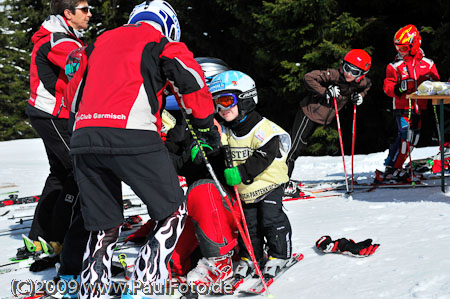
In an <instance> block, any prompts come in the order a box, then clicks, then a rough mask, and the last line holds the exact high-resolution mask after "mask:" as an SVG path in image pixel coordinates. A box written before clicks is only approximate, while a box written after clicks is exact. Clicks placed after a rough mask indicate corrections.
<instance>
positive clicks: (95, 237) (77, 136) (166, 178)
mask: <svg viewBox="0 0 450 299" xmlns="http://www.w3.org/2000/svg"><path fill="white" fill-rule="evenodd" d="M179 39H180V26H179V22H178V19H177V16H176V13H175V11H174V10H173V8H172V7H171V6H170V5H169V4H168V3H167V2H165V1H161V0H154V1H145V2H143V3H142V4H140V5H137V6H136V7H135V8H134V10H133V11H132V13H131V15H130V18H129V21H128V25H125V26H122V27H119V28H116V29H114V30H111V31H107V32H105V33H103V34H102V35H101V36H99V37H98V38H97V39H96V41H95V42H94V43H93V44H91V45H89V46H88V47H87V48H86V50H85V52H86V55H85V56H86V59H87V68H82V69H86V70H87V71H86V72H85V74H84V76H85V80H82V81H81V83H80V87H79V89H78V92H77V93H76V94H75V95H76V98H75V99H74V97H75V95H73V97H71V99H67V100H66V101H68V103H67V104H68V106H70V107H76V106H78V111H77V115H76V120H75V128H74V133H73V136H72V139H71V154H73V157H74V165H75V173H76V177H77V182H78V185H79V188H80V192H81V198H82V200H81V203H82V206H81V207H82V215H83V218H84V223H85V227H86V229H87V230H89V231H90V232H91V234H90V238H89V240H88V245H87V247H86V252H85V256H84V260H83V270H82V272H81V284H82V285H85V284H91V285H92V284H97V283H103V284H105V283H106V284H108V283H110V267H111V259H112V254H113V248H114V244H115V243H116V241H117V237H118V235H119V228H120V226H121V224H122V223H123V221H124V219H123V207H122V206H123V205H122V192H121V182H122V181H123V182H125V183H126V184H128V185H129V186H130V187H131V189H132V190H133V191H134V192H135V194H136V195H137V196H139V198H141V200H142V201H143V202H144V203H145V204H146V205H147V209H148V212H149V215H150V217H151V218H152V219H153V220H155V221H156V226H155V228H154V229H153V231H152V232H151V235H150V236H149V237H148V238H147V242H146V243H145V244H144V245H143V246H142V247H141V250H140V252H139V255H138V257H137V259H136V262H135V265H136V267H135V270H134V272H133V275H132V277H131V280H130V282H129V285H130V287H131V286H132V285H133V283H134V282H135V281H141V282H143V283H145V284H150V283H165V279H166V278H167V277H168V271H167V267H166V265H167V262H168V260H169V259H170V256H171V254H172V251H173V249H174V247H175V245H176V243H177V240H178V238H179V236H180V234H181V232H182V230H183V227H184V223H185V220H186V216H187V210H186V201H185V197H184V195H183V191H182V189H181V188H180V186H179V182H178V178H177V174H176V171H175V169H174V167H173V165H172V162H171V161H170V158H169V155H168V152H167V149H166V148H165V146H164V144H163V142H162V140H161V137H160V130H161V109H162V107H163V97H164V96H165V94H164V91H165V90H166V88H170V90H171V91H172V92H173V93H174V94H175V96H176V97H177V100H178V101H179V104H180V105H181V106H182V107H183V108H184V109H186V111H187V112H188V113H190V117H191V121H192V123H193V125H194V127H195V128H196V129H197V130H198V132H197V135H198V136H199V138H201V139H202V140H204V141H205V142H206V143H207V144H209V145H210V146H211V147H213V148H216V147H218V145H219V144H220V140H219V138H220V137H219V134H218V131H217V128H216V127H215V126H214V125H213V117H214V105H213V102H212V98H211V94H210V93H209V91H208V87H207V85H206V83H205V79H204V75H203V72H202V70H201V68H200V66H199V65H198V63H197V62H196V61H195V60H194V57H193V55H192V53H191V52H190V51H189V50H188V49H187V47H186V46H185V44H183V43H181V42H179ZM74 79H75V78H74ZM73 101H75V105H73V104H74V103H73ZM106 207H107V208H106ZM133 295H135V294H128V295H123V298H127V296H133ZM138 295H142V294H138ZM79 296H80V297H81V298H95V297H96V296H98V294H91V293H87V292H84V291H83V288H82V289H81V291H80V294H79Z"/></svg>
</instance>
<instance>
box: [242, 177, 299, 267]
mask: <svg viewBox="0 0 450 299" xmlns="http://www.w3.org/2000/svg"><path fill="white" fill-rule="evenodd" d="M283 193H284V185H281V186H280V187H278V188H277V189H275V190H273V191H272V192H270V194H268V195H267V196H266V197H265V198H264V199H263V200H261V201H259V202H257V203H252V204H243V207H242V208H243V210H244V215H245V220H246V222H247V227H248V232H249V234H250V239H251V242H252V246H253V251H254V252H255V257H256V259H257V260H258V261H261V260H262V258H263V255H264V250H263V248H264V245H266V246H267V249H268V254H269V256H271V257H276V258H282V259H287V258H289V257H291V255H292V243H291V235H292V230H291V224H290V222H289V219H288V217H287V215H286V214H285V213H284V211H283V201H282V196H283ZM264 238H265V239H266V244H264ZM238 242H239V248H240V250H241V252H240V256H241V257H249V255H248V252H247V250H246V247H245V245H244V242H243V241H242V238H241V236H239V240H238Z"/></svg>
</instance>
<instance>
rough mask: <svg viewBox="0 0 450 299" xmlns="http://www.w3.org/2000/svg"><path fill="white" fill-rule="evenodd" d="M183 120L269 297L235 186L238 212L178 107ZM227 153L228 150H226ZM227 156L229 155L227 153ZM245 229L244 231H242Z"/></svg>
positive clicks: (191, 127) (185, 116) (230, 165)
mask: <svg viewBox="0 0 450 299" xmlns="http://www.w3.org/2000/svg"><path fill="white" fill-rule="evenodd" d="M180 110H181V112H182V114H183V117H184V120H185V121H186V124H187V126H188V129H189V132H190V133H191V135H192V138H194V141H195V143H196V144H197V146H198V148H199V153H200V154H201V155H202V158H203V161H204V162H205V165H206V168H207V169H208V172H209V174H210V175H211V177H212V179H213V180H214V183H215V184H216V187H217V190H218V191H219V193H220V195H221V196H222V197H223V198H224V199H225V202H226V204H227V205H228V207H229V208H230V211H231V214H232V215H233V220H234V222H235V224H236V226H237V229H238V231H239V234H240V235H241V237H242V240H243V242H244V245H245V247H246V249H247V251H248V253H249V255H250V258H251V260H252V262H253V264H254V267H255V271H256V273H257V274H258V276H259V278H260V279H261V282H262V284H263V286H264V288H265V290H266V295H267V297H271V295H270V293H269V290H268V288H267V284H266V282H265V280H264V277H263V274H262V272H261V269H260V268H259V264H258V262H257V260H256V257H255V253H254V251H253V246H252V243H251V239H250V234H249V232H248V227H247V221H246V220H245V216H244V210H243V208H242V203H241V199H240V196H239V191H238V190H237V187H236V186H234V192H235V196H236V201H237V204H238V206H239V212H236V211H235V209H234V208H233V205H232V204H231V201H230V199H229V198H228V195H227V193H226V192H225V190H224V189H223V187H222V185H221V184H220V182H219V180H218V179H217V176H216V173H215V172H214V169H213V168H212V166H211V164H210V163H209V160H208V157H207V156H206V153H205V151H204V149H203V147H202V146H201V143H200V140H199V139H198V137H197V134H196V133H195V131H194V127H193V126H192V124H191V122H190V120H189V118H188V116H187V113H186V111H185V110H184V109H180ZM228 150H229V148H228ZM228 153H229V152H228ZM227 156H229V155H227ZM229 158H231V157H230V156H229V157H227V159H226V160H227V161H226V162H227V167H232V166H233V165H232V162H231V160H230V159H229ZM237 213H239V215H236V214H237ZM241 220H242V225H241ZM244 230H245V231H244Z"/></svg>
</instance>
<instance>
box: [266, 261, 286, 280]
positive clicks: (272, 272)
mask: <svg viewBox="0 0 450 299" xmlns="http://www.w3.org/2000/svg"><path fill="white" fill-rule="evenodd" d="M287 262H288V259H286V260H285V259H280V258H276V257H269V260H268V261H267V263H266V264H265V265H264V270H263V275H264V277H275V276H276V275H277V274H278V272H280V270H281V268H283V267H284V266H285V265H286V263H287Z"/></svg>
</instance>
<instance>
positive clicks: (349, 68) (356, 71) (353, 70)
mask: <svg viewBox="0 0 450 299" xmlns="http://www.w3.org/2000/svg"><path fill="white" fill-rule="evenodd" d="M342 69H343V70H344V72H346V73H349V74H351V75H352V76H353V77H359V76H361V75H363V74H364V71H363V70H362V69H360V68H357V67H356V66H354V65H352V64H350V63H348V62H344V64H343V65H342Z"/></svg>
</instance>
